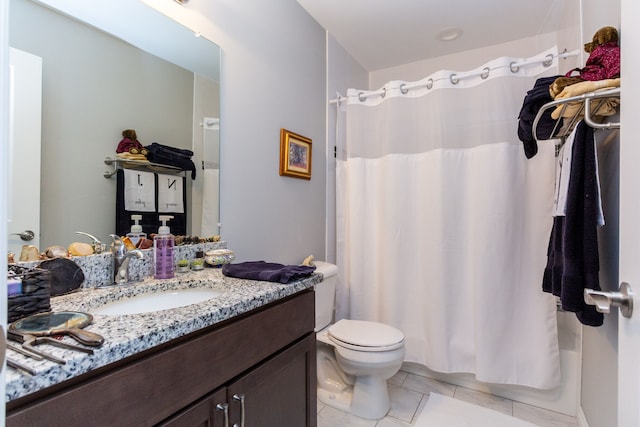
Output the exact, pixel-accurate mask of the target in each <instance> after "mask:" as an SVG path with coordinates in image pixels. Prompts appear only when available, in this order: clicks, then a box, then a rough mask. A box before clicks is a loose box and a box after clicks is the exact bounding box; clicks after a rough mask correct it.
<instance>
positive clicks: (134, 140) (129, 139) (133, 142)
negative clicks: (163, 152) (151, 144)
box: [116, 129, 149, 156]
mask: <svg viewBox="0 0 640 427" xmlns="http://www.w3.org/2000/svg"><path fill="white" fill-rule="evenodd" d="M148 152H149V150H147V149H146V148H144V146H143V145H142V144H140V142H139V141H138V136H137V135H136V131H135V130H133V129H125V130H123V131H122V141H120V143H119V144H118V148H116V153H118V154H120V153H130V154H142V155H143V156H146V155H147V153H148Z"/></svg>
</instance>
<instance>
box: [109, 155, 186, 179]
mask: <svg viewBox="0 0 640 427" xmlns="http://www.w3.org/2000/svg"><path fill="white" fill-rule="evenodd" d="M104 164H105V165H109V166H111V167H112V169H111V170H109V171H106V172H105V173H104V177H105V178H111V177H112V176H113V175H115V174H116V172H118V169H136V170H145V171H151V172H163V173H176V174H177V173H182V172H186V170H185V169H182V168H178V167H175V166H171V165H163V164H161V163H153V162H149V161H146V160H128V159H119V158H117V157H105V158H104Z"/></svg>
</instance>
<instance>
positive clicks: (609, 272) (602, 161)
mask: <svg viewBox="0 0 640 427" xmlns="http://www.w3.org/2000/svg"><path fill="white" fill-rule="evenodd" d="M620 20H621V15H620V2H619V1H617V0H616V1H612V2H609V1H608V2H600V1H595V0H582V21H583V27H582V33H583V37H584V42H588V41H591V39H592V37H593V34H594V33H595V32H596V31H597V30H598V29H600V28H602V27H604V26H612V27H616V28H618V30H619V31H620V37H621V41H624V36H623V33H622V31H621V29H620ZM586 59H587V58H586V55H585V61H586ZM614 120H615V119H614ZM616 135H617V133H609V132H607V131H599V132H598V144H597V147H598V156H599V157H598V160H599V165H600V171H599V172H600V177H601V185H602V190H603V191H602V196H603V204H604V206H603V208H604V214H605V221H606V225H605V226H604V227H603V228H602V229H600V230H599V234H598V245H599V252H600V286H601V287H602V288H603V290H617V289H618V283H619V280H618V253H619V252H618V217H619V166H620V156H619V154H620V151H619V150H620V145H619V139H618V137H617V136H616ZM607 137H611V140H609V141H606V142H605V139H606V138H607ZM604 319H605V320H604V325H603V326H602V327H599V328H590V327H584V328H583V335H582V336H583V339H582V392H581V401H582V411H583V412H584V415H585V418H586V420H587V422H588V423H589V427H609V426H614V425H617V402H618V390H617V387H618V311H617V310H612V312H611V314H605V316H604Z"/></svg>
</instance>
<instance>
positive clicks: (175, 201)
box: [158, 173, 184, 213]
mask: <svg viewBox="0 0 640 427" xmlns="http://www.w3.org/2000/svg"><path fill="white" fill-rule="evenodd" d="M183 182H184V177H182V176H177V175H166V174H161V173H159V174H158V212H161V213H166V212H171V213H184V196H183V194H184V193H183V188H184V183H183Z"/></svg>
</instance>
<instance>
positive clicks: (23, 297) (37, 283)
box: [7, 269, 51, 322]
mask: <svg viewBox="0 0 640 427" xmlns="http://www.w3.org/2000/svg"><path fill="white" fill-rule="evenodd" d="M21 276H22V293H21V294H19V295H13V296H9V297H8V303H7V308H8V315H7V320H8V321H9V322H13V321H14V320H17V319H20V318H22V317H26V316H29V315H31V314H35V313H42V312H45V311H49V310H51V305H50V299H51V285H50V282H51V272H50V271H48V270H41V269H33V270H29V271H27V272H24V273H22V274H21Z"/></svg>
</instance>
